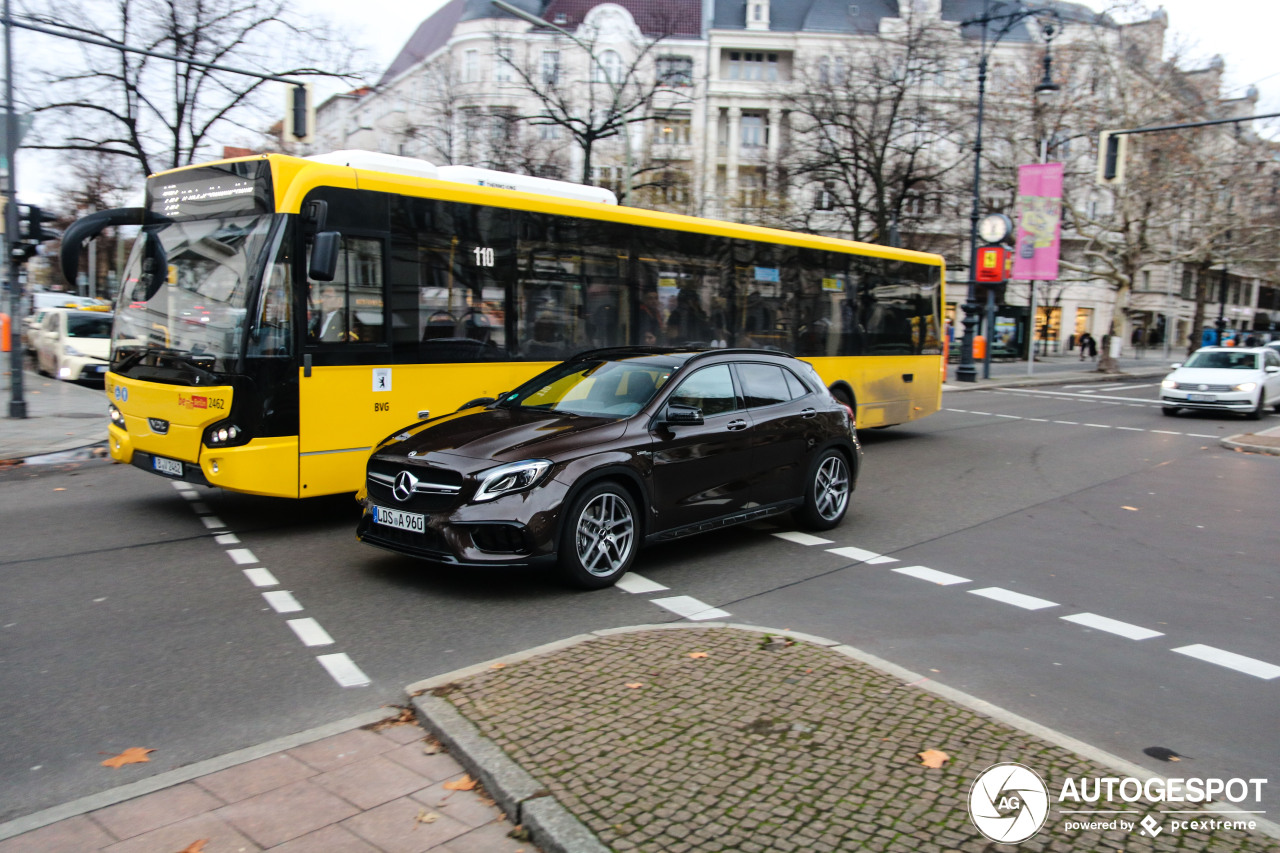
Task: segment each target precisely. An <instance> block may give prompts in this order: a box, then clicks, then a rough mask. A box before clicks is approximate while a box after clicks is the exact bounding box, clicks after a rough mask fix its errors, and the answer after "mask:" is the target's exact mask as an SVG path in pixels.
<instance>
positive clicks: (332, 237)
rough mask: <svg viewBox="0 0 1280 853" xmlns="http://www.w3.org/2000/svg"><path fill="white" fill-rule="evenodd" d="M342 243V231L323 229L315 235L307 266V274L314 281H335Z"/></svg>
mask: <svg viewBox="0 0 1280 853" xmlns="http://www.w3.org/2000/svg"><path fill="white" fill-rule="evenodd" d="M341 244H342V232H340V231H321V232H320V233H319V234H317V235H316V236H315V240H314V241H313V242H312V244H311V262H310V264H309V265H308V268H307V275H308V276H309V277H310V278H311V280H312V281H333V277H334V275H335V274H336V273H337V271H338V248H339V246H341Z"/></svg>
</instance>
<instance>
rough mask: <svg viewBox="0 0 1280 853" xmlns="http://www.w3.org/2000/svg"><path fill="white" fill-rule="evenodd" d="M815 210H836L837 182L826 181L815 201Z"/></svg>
mask: <svg viewBox="0 0 1280 853" xmlns="http://www.w3.org/2000/svg"><path fill="white" fill-rule="evenodd" d="M813 207H814V210H835V209H836V182H835V181H824V182H823V184H822V186H821V187H820V188H819V189H818V193H817V195H816V196H815V197H814V200H813Z"/></svg>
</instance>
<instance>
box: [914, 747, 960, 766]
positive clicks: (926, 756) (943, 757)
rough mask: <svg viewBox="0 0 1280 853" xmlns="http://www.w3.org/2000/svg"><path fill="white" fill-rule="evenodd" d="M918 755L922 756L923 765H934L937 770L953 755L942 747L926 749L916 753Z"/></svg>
mask: <svg viewBox="0 0 1280 853" xmlns="http://www.w3.org/2000/svg"><path fill="white" fill-rule="evenodd" d="M916 755H919V756H920V763H921V764H922V765H923V766H925V767H932V768H933V769H935V770H936V769H938V768H939V767H941V766H942V765H943V764H945V763H947V762H948V761H950V760H951V756H950V755H947V754H946V753H945V752H943V751H942V750H940V749H926V750H925V751H924V752H918V753H916Z"/></svg>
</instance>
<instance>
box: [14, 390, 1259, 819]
mask: <svg viewBox="0 0 1280 853" xmlns="http://www.w3.org/2000/svg"><path fill="white" fill-rule="evenodd" d="M1155 387H1156V386H1155V382H1154V380H1152V381H1149V382H1146V383H1142V382H1137V381H1135V382H1132V383H1129V384H1128V385H1118V386H1117V385H1109V386H1099V385H1090V386H1080V387H1069V386H1068V387H1060V386H1053V387H1041V388H1035V389H1024V390H1017V391H1015V390H1004V391H998V390H983V391H967V392H964V393H947V394H946V395H945V397H944V403H943V405H944V411H943V412H941V413H939V414H938V415H936V416H933V417H931V418H928V419H926V420H925V421H923V422H921V423H919V424H916V425H914V426H910V427H897V428H893V429H890V430H883V431H870V432H868V433H866V434H865V435H864V442H865V445H866V459H865V466H864V469H863V472H862V477H861V480H860V482H859V489H858V492H857V495H856V498H855V505H854V508H853V511H852V514H851V516H850V517H849V519H848V520H847V521H846V522H845V523H844V524H843V525H842V526H841V527H840V528H838V529H837V530H835V531H832V532H830V533H828V534H826V535H825V537H823V538H825V539H828V540H830V541H829V542H817V543H815V542H813V541H812V540H810V539H806V538H805V537H802V536H801V537H797V536H794V535H793V533H794V528H791V527H789V526H787V522H785V521H784V522H783V524H782V525H779V526H773V527H769V526H763V525H759V526H756V527H754V528H753V529H750V530H747V531H743V530H737V531H730V532H725V533H721V534H713V535H708V536H704V537H701V538H696V539H690V540H685V541H683V542H680V543H673V544H669V545H663V546H659V547H657V548H654V549H651V550H649V551H647V552H645V553H644V554H643V555H642V556H641V559H640V562H639V563H638V564H637V566H636V569H637V572H638V575H639V578H638V579H632V580H633V581H634V585H632V586H631V587H629V588H630V589H633V590H635V591H630V592H629V591H626V590H621V589H614V590H604V591H601V592H596V593H581V592H573V591H569V590H567V589H565V588H563V587H561V586H559V585H558V584H557V583H556V582H555V581H554V580H551V579H549V578H546V577H544V576H541V575H538V574H532V573H523V574H513V573H499V572H493V573H483V574H464V573H460V572H457V571H450V570H446V569H439V568H432V567H429V566H426V565H424V564H421V563H418V562H415V561H412V560H408V559H403V558H400V557H398V556H395V555H391V554H386V553H383V552H380V551H377V550H374V549H371V548H369V547H367V546H364V545H361V544H360V543H358V542H356V541H355V539H354V536H353V532H352V531H353V528H354V524H355V519H356V507H355V504H354V502H353V501H351V499H350V498H332V499H318V500H312V501H306V502H292V503H289V502H280V501H275V500H270V499H263V498H255V497H251V496H244V495H232V494H224V493H220V492H216V491H212V490H200V491H199V492H198V493H197V492H195V491H194V490H186V491H185V492H184V491H179V490H178V489H175V488H174V485H173V484H172V483H170V482H168V481H165V480H162V479H160V478H158V477H154V476H149V475H147V474H145V473H143V472H140V471H138V470H136V469H132V468H127V467H121V466H113V465H110V464H107V463H103V462H100V461H82V462H70V463H62V464H57V465H38V464H28V465H24V466H20V467H18V468H15V469H10V470H7V471H2V472H0V537H2V541H4V542H5V549H4V553H3V555H0V683H2V684H3V685H4V690H3V691H0V715H2V718H3V719H4V720H5V725H4V726H3V728H2V729H0V768H3V770H2V772H0V821H2V820H6V819H9V818H13V817H16V816H19V815H22V814H26V813H29V812H32V811H36V810H38V809H41V808H44V807H48V806H51V805H55V804H58V803H62V802H65V801H67V800H70V799H73V798H75V797H79V796H84V795H86V794H89V793H92V792H95V791H98V790H102V789H105V788H109V787H113V786H115V785H118V784H121V783H123V782H126V781H133V780H134V779H136V778H139V776H141V775H143V774H146V773H153V772H160V771H163V770H167V769H170V768H172V767H175V766H181V765H185V764H188V763H190V762H193V761H197V760H201V759H204V758H209V757H212V756H215V755H219V754H222V753H225V752H228V751H231V750H234V749H238V748H241V747H245V746H249V745H252V744H256V743H260V742H262V741H265V740H269V739H272V738H275V737H280V736H283V735H285V734H289V733H292V732H296V731H300V730H303V729H306V728H309V727H312V726H315V725H319V724H322V723H326V722H330V721H332V720H335V719H339V718H342V717H345V716H349V715H351V714H354V713H356V712H360V711H365V710H368V709H370V708H372V707H376V706H378V705H381V704H389V703H394V702H399V701H401V699H402V693H401V690H402V688H403V686H404V685H405V684H408V683H410V682H412V681H416V680H418V679H421V678H425V677H428V676H431V675H435V674H438V673H442V672H447V671H450V670H453V669H456V668H458V667H461V666H465V665H468V664H471V663H475V662H478V661H483V660H487V659H489V658H492V657H496V656H499V655H502V654H507V653H511V652H514V651H519V650H522V649H525V648H528V647H531V646H535V645H539V644H541V643H545V642H550V641H552V640H556V639H560V638H562V637H565V636H568V635H571V634H575V633H579V632H582V631H588V630H594V629H599V628H607V627H613V626H619V625H634V624H642V623H652V622H664V621H678V620H680V619H681V618H682V617H681V616H679V615H677V613H676V612H673V611H672V610H671V609H669V608H671V607H678V606H679V605H680V604H682V603H683V604H685V605H687V606H689V607H690V608H692V610H693V611H698V610H700V609H702V610H703V611H704V612H702V613H695V616H703V617H705V616H708V615H713V614H715V611H712V610H705V608H719V609H720V610H722V611H724V612H726V613H728V614H729V618H731V619H732V620H733V621H741V622H751V623H755V624H761V625H767V626H774V627H786V628H792V629H795V630H800V631H808V632H811V633H815V634H820V635H824V636H828V637H832V638H834V639H838V640H841V641H843V642H846V643H850V644H852V645H855V646H858V647H860V648H862V649H864V650H866V651H869V652H871V653H873V654H877V655H879V656H881V657H884V658H886V659H888V660H891V661H893V662H895V663H899V664H902V665H904V666H906V667H908V668H911V669H913V670H915V671H917V672H921V673H928V674H929V675H930V676H931V677H933V678H935V679H937V680H939V681H942V682H944V683H946V684H950V685H952V686H955V687H958V688H960V689H963V690H966V691H968V692H970V693H972V694H975V695H977V696H979V697H981V698H983V699H986V700H988V701H990V702H993V703H995V704H997V705H1001V706H1004V707H1006V708H1008V709H1009V710H1011V711H1014V712H1015V713H1019V714H1022V715H1024V716H1027V717H1030V718H1031V719H1034V720H1037V721H1039V722H1041V723H1044V724H1046V725H1049V726H1052V727H1054V728H1057V729H1060V730H1062V731H1064V732H1066V733H1068V734H1071V735H1074V736H1076V737H1078V738H1080V739H1082V740H1085V741H1087V742H1090V743H1093V744H1095V745H1096V746H1099V747H1101V748H1103V749H1107V750H1110V751H1112V752H1115V753H1117V754H1119V755H1121V756H1124V757H1126V758H1129V759H1131V760H1134V761H1137V762H1139V763H1143V764H1146V765H1147V766H1150V767H1152V768H1153V769H1156V770H1159V771H1161V772H1164V773H1166V774H1168V775H1179V774H1181V775H1192V772H1193V771H1194V775H1198V776H1214V775H1221V776H1242V777H1246V778H1251V777H1260V778H1269V779H1276V780H1280V742H1277V739H1276V738H1275V732H1276V731H1277V730H1278V729H1280V710H1278V709H1280V702H1277V701H1276V695H1275V691H1276V690H1277V689H1280V678H1276V677H1272V676H1273V675H1274V674H1277V673H1280V670H1275V667H1276V666H1278V665H1280V653H1277V652H1276V649H1277V647H1278V644H1277V643H1276V638H1277V617H1276V612H1277V611H1276V601H1275V599H1276V596H1277V595H1280V583H1278V582H1277V579H1276V573H1275V567H1276V565H1277V559H1276V555H1277V554H1280V530H1278V529H1277V527H1276V525H1275V524H1274V507H1275V506H1276V501H1277V498H1280V477H1278V476H1277V475H1278V474H1280V467H1277V466H1280V459H1277V458H1276V457H1264V456H1253V455H1248V454H1239V453H1231V452H1228V451H1225V450H1223V449H1222V448H1220V447H1219V446H1218V444H1217V440H1216V439H1217V437H1219V436H1223V435H1230V434H1234V433H1237V432H1241V431H1243V427H1242V422H1241V421H1239V420H1237V419H1234V418H1231V417H1228V416H1221V417H1218V416H1211V415H1187V416H1183V417H1179V418H1167V417H1163V416H1162V415H1161V414H1160V410H1159V407H1158V406H1157V405H1156V404H1155V403H1154V396H1155ZM1269 420H1271V421H1280V418H1278V417H1276V416H1274V415H1272V416H1270V417H1269ZM848 549H853V550H848ZM898 569H905V570H907V571H905V572H904V571H897V570H898ZM263 570H265V571H266V572H268V573H269V577H268V576H264V575H263V573H262V572H263ZM938 573H942V574H938ZM642 579H644V580H648V581H649V582H651V584H652V585H660V586H662V587H664V589H651V588H646V587H645V586H644V584H643V583H642ZM268 581H275V583H274V584H267V582H268ZM939 581H942V582H941V583H940V582H939ZM258 584H265V585H258ZM283 591H287V592H289V593H291V598H290V597H286V596H280V595H279V594H278V593H280V592H283ZM975 593H979V594H975ZM686 596H687V597H688V598H689V599H690V600H688V601H685V600H676V601H672V600H671V599H680V598H681V597H686ZM1019 596H1028V597H1030V599H1028V598H1020V597H1019ZM1031 599H1034V600H1035V601H1032V600H1031ZM1029 606H1030V607H1034V609H1028V607H1029ZM295 607H296V608H297V609H294V608H295ZM1063 617H1071V619H1064V618H1063ZM1117 632H1119V633H1117ZM1139 636H1140V637H1142V638H1141V639H1138V638H1136V637H1139ZM308 643H311V644H312V645H308ZM1175 650H1181V651H1175ZM1206 650H1207V651H1206ZM343 656H345V657H343ZM321 658H323V661H322V660H321ZM1273 670H1274V672H1273ZM342 684H351V685H356V686H347V687H344V686H341V685H342ZM131 746H144V747H150V748H153V749H155V750H156V752H154V753H153V754H152V763H151V764H149V765H140V766H139V765H135V766H133V767H131V768H130V769H129V771H128V773H129V776H128V778H125V777H124V776H123V775H121V771H113V770H110V769H107V768H104V767H102V766H100V764H99V762H100V761H101V760H102V758H103V757H106V756H109V755H115V754H117V753H119V752H121V751H122V750H123V749H125V748H128V747H131ZM1152 746H1163V747H1167V748H1169V749H1173V750H1175V751H1176V752H1178V753H1181V754H1182V755H1184V756H1187V757H1188V758H1187V763H1186V764H1185V765H1182V766H1181V767H1179V768H1175V769H1172V770H1171V766H1170V765H1168V764H1162V763H1160V762H1159V761H1156V760H1155V759H1152V758H1149V757H1147V756H1145V755H1144V754H1143V752H1142V750H1143V749H1145V748H1148V747H1152ZM1277 784H1280V781H1278V782H1277ZM1264 800H1265V798H1264ZM1267 805H1268V803H1266V802H1264V803H1263V806H1262V808H1266V806H1267ZM1278 811H1280V809H1276V810H1273V811H1272V814H1271V815H1269V816H1270V817H1271V818H1272V819H1275V814H1276V813H1277V812H1278Z"/></svg>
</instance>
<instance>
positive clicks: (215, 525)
mask: <svg viewBox="0 0 1280 853" xmlns="http://www.w3.org/2000/svg"><path fill="white" fill-rule="evenodd" d="M200 522H201V523H202V524H203V525H204V526H205V527H207V528H209V529H210V530H222V529H223V528H224V527H226V525H225V524H223V523H222V519H220V518H218V517H217V516H216V515H202V516H200Z"/></svg>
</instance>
